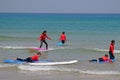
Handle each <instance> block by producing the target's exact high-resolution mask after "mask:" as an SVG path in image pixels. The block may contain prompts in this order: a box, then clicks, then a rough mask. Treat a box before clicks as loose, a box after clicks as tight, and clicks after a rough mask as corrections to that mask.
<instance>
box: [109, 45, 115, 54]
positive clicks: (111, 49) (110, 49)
mask: <svg viewBox="0 0 120 80" xmlns="http://www.w3.org/2000/svg"><path fill="white" fill-rule="evenodd" d="M109 51H111V52H112V54H114V44H112V43H111V44H110V47H109Z"/></svg>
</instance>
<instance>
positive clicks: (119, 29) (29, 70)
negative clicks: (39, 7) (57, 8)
mask: <svg viewBox="0 0 120 80" xmlns="http://www.w3.org/2000/svg"><path fill="white" fill-rule="evenodd" d="M44 30H46V31H47V35H48V36H49V37H50V38H51V40H48V39H47V40H46V41H47V43H48V47H49V48H48V51H41V52H42V55H41V56H40V59H41V60H53V61H55V62H59V61H60V62H61V61H70V60H78V62H77V63H74V64H69V65H54V66H31V65H29V64H9V63H4V62H3V61H4V60H6V59H15V58H16V57H20V58H26V57H28V56H32V55H34V54H36V52H38V51H34V50H31V48H34V47H39V46H40V41H39V39H38V37H39V35H40V34H41V33H42V32H43V31H44ZM62 32H65V34H66V36H67V41H66V43H65V45H64V46H57V45H56V43H57V42H59V36H60V34H61V33H62ZM111 40H115V62H112V63H109V62H108V63H107V62H106V63H99V62H96V63H95V62H94V63H92V62H89V60H90V59H97V58H99V57H101V56H103V55H104V54H108V50H109V45H110V42H111ZM42 47H43V48H44V47H45V45H44V44H43V46H42ZM0 79H1V80H61V79H62V80H119V79H120V14H78V13H76V14H75V13H0Z"/></svg>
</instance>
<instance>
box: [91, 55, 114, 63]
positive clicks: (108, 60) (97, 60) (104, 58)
mask: <svg viewBox="0 0 120 80" xmlns="http://www.w3.org/2000/svg"><path fill="white" fill-rule="evenodd" d="M89 62H112V61H111V60H110V59H109V57H108V54H105V55H104V56H102V57H100V58H98V59H92V60H89Z"/></svg>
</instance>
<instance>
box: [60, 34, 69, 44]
mask: <svg viewBox="0 0 120 80" xmlns="http://www.w3.org/2000/svg"><path fill="white" fill-rule="evenodd" d="M59 40H60V41H61V42H62V44H65V41H67V38H66V35H65V32H62V34H61V35H60V37H59Z"/></svg>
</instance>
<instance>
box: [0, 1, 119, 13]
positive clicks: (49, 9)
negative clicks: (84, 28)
mask: <svg viewBox="0 0 120 80" xmlns="http://www.w3.org/2000/svg"><path fill="white" fill-rule="evenodd" d="M4 12H9V13H14V12H15V13H120V0H0V13H4Z"/></svg>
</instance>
